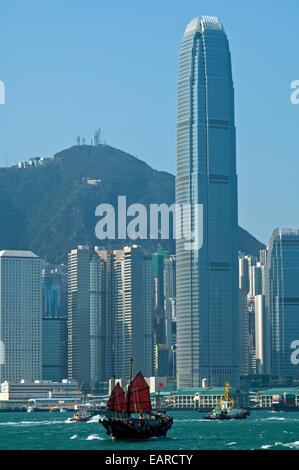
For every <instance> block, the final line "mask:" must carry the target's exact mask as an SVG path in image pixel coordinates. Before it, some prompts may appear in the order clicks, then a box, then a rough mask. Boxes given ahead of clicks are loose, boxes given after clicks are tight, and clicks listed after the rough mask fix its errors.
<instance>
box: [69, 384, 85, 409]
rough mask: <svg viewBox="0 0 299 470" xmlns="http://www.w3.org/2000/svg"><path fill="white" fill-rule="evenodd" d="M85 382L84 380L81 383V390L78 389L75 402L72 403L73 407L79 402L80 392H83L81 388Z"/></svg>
mask: <svg viewBox="0 0 299 470" xmlns="http://www.w3.org/2000/svg"><path fill="white" fill-rule="evenodd" d="M83 384H84V380H82V382H81V384H80V387H79V390H78V393H77V395H76V398H75V401H74V403H73V404H72V405H71V407H72V408H75V406H76V404H77V400H78V397H79V394H80V392H81V388H82V385H83Z"/></svg>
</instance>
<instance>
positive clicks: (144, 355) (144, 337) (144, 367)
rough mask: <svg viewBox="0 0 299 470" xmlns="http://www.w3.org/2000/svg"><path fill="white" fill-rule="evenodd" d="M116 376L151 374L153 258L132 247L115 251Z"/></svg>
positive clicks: (140, 249)
mask: <svg viewBox="0 0 299 470" xmlns="http://www.w3.org/2000/svg"><path fill="white" fill-rule="evenodd" d="M114 276H115V290H114V294H113V295H114V303H115V307H114V315H115V374H116V376H117V377H120V378H123V379H128V378H129V374H130V359H131V358H133V374H135V373H137V372H138V371H140V370H141V371H142V373H143V375H144V376H152V375H153V325H152V298H153V279H152V276H153V274H152V259H151V256H148V255H147V254H146V253H145V251H144V250H143V249H142V248H141V247H138V246H137V245H133V246H131V247H125V248H124V249H123V250H116V251H114Z"/></svg>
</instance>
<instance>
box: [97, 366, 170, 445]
mask: <svg viewBox="0 0 299 470" xmlns="http://www.w3.org/2000/svg"><path fill="white" fill-rule="evenodd" d="M107 409H108V410H110V412H111V413H112V416H110V417H105V418H102V419H100V420H99V423H101V424H102V425H103V426H104V428H105V429H106V433H107V434H108V435H111V436H112V437H114V438H117V439H127V438H131V439H148V438H150V437H165V436H166V433H167V431H168V430H169V429H170V428H171V426H172V424H173V418H172V417H171V416H167V415H164V414H163V413H162V411H160V410H158V412H157V413H155V414H154V413H152V408H151V400H150V393H149V386H148V384H147V383H146V380H145V378H144V377H143V375H142V373H141V372H138V374H137V375H136V376H135V378H134V379H133V380H132V359H131V373H130V381H129V386H128V391H127V393H125V392H124V390H123V389H122V388H121V386H120V385H119V384H118V383H117V384H116V386H115V387H114V388H113V390H112V392H111V395H110V398H109V401H108V404H107Z"/></svg>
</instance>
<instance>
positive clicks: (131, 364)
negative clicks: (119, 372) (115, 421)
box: [127, 357, 133, 416]
mask: <svg viewBox="0 0 299 470" xmlns="http://www.w3.org/2000/svg"><path fill="white" fill-rule="evenodd" d="M132 372H133V358H132V357H131V359H130V380H129V387H128V399H127V405H128V407H127V414H128V416H130V398H131V397H130V395H131V382H132Z"/></svg>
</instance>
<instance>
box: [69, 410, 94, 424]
mask: <svg viewBox="0 0 299 470" xmlns="http://www.w3.org/2000/svg"><path fill="white" fill-rule="evenodd" d="M91 417H92V415H91V414H90V413H88V411H86V410H79V411H77V412H76V413H75V414H74V416H73V417H72V418H71V419H70V421H76V422H77V423H80V422H85V423H86V421H88V420H89V419H90V418H91Z"/></svg>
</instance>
